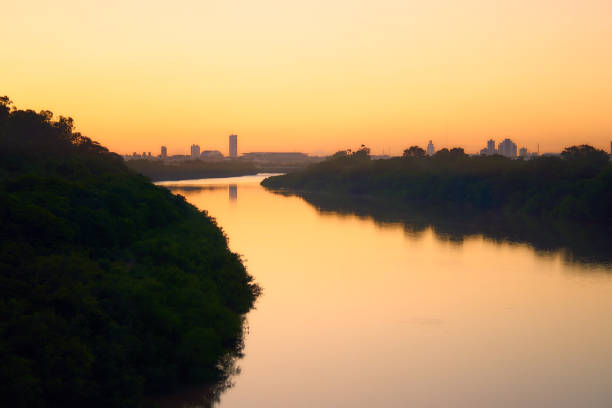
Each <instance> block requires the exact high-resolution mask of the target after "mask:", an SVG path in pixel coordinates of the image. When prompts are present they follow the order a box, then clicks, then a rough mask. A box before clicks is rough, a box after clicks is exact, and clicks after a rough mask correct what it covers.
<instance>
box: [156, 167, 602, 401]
mask: <svg viewBox="0 0 612 408" xmlns="http://www.w3.org/2000/svg"><path fill="white" fill-rule="evenodd" d="M262 178H263V176H261V175H258V176H246V177H240V178H229V179H209V180H188V181H179V182H164V183H159V184H161V185H165V186H166V187H168V188H170V189H171V190H172V191H173V192H175V193H177V194H181V195H183V196H185V197H186V199H187V200H188V201H189V202H191V203H192V204H194V205H196V206H197V207H199V208H200V209H204V210H206V211H208V213H209V214H210V215H211V216H212V217H214V218H216V220H217V222H218V224H219V225H220V226H221V227H222V228H223V230H224V231H225V233H226V234H227V236H228V239H229V245H230V248H231V249H232V250H233V251H235V252H238V253H240V254H241V255H242V256H243V258H244V262H245V264H246V266H247V268H248V270H249V272H250V273H251V274H252V275H253V276H254V277H255V278H256V280H257V282H258V283H259V284H260V285H261V286H262V288H263V295H262V296H261V297H260V299H259V300H258V302H257V304H256V309H254V310H252V311H251V312H250V313H249V314H248V316H247V321H248V332H247V334H246V336H245V348H244V356H243V358H241V359H240V360H238V361H237V365H238V366H239V367H240V373H239V374H236V375H235V376H233V377H232V379H231V380H232V382H233V383H234V385H233V387H231V388H229V389H228V390H226V391H225V392H224V393H223V394H222V395H221V396H220V400H219V401H218V402H216V403H215V404H214V406H215V407H222V408H230V407H466V408H468V407H469V408H475V407H538V408H542V407H551V408H552V407H555V408H560V407H602V408H603V407H611V406H612V266H611V263H610V262H608V261H607V257H612V254H610V253H608V254H604V256H603V259H602V258H594V260H593V261H592V262H590V261H589V258H588V256H587V257H586V258H585V257H573V256H568V251H567V250H564V249H561V248H556V247H555V246H554V245H553V248H552V249H546V248H544V249H542V248H541V245H539V244H537V243H536V244H534V243H530V242H529V240H528V239H525V240H523V241H521V240H518V241H517V240H516V239H515V240H504V239H503V234H501V235H500V236H499V237H497V238H495V237H493V238H491V237H490V236H487V235H486V234H484V235H483V234H478V233H463V234H459V235H457V234H453V233H449V232H448V231H447V230H445V229H443V228H440V227H438V228H436V227H435V226H428V225H420V226H418V227H414V225H413V224H410V223H406V222H401V221H399V220H384V219H383V220H381V219H380V218H376V217H374V218H372V217H370V216H368V215H367V213H364V212H363V211H361V212H356V213H355V214H353V213H351V211H350V210H347V209H346V208H344V209H343V210H334V209H322V208H321V206H320V205H314V204H312V203H310V202H309V201H307V200H304V199H303V198H301V197H297V196H286V195H281V194H275V193H273V192H269V191H266V190H265V189H264V188H262V187H261V186H260V185H259V182H260V181H261V180H262ZM345 207H346V206H345ZM534 242H536V241H535V240H534ZM599 244H600V245H601V242H599ZM586 246H587V247H590V246H589V245H586ZM183 405H184V406H194V405H197V404H195V402H192V403H190V404H189V403H186V404H183Z"/></svg>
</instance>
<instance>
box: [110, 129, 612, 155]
mask: <svg viewBox="0 0 612 408" xmlns="http://www.w3.org/2000/svg"><path fill="white" fill-rule="evenodd" d="M232 137H235V138H236V139H234V140H235V142H234V143H235V144H236V147H235V149H236V150H235V152H236V153H235V154H234V155H232ZM237 137H238V135H235V134H231V135H229V143H228V149H227V151H228V154H224V153H223V149H212V148H211V149H209V148H208V146H204V149H202V154H204V153H206V152H219V153H220V154H221V155H222V156H223V157H241V156H243V155H244V154H245V153H254V152H264V150H253V151H250V152H242V153H240V152H239V151H238V150H237ZM408 144H409V143H408ZM408 144H407V146H408ZM411 145H412V146H418V147H422V148H423V150H425V151H426V152H427V155H429V156H431V155H433V154H435V153H436V152H438V151H439V150H441V149H444V148H448V149H450V148H453V147H460V148H463V146H461V145H457V146H438V145H436V144H434V143H433V141H432V140H429V141H428V143H427V144H424V145H423V146H421V145H415V144H411ZM575 145H576V146H577V145H578V144H575ZM435 146H438V148H436V147H435ZM566 147H569V146H564V148H566ZM200 148H201V147H200V145H199V144H192V145H191V146H189V147H188V149H187V150H189V151H188V152H187V153H174V154H169V153H168V148H167V147H166V145H162V146H161V153H160V154H159V155H154V157H161V158H165V157H172V156H185V157H192V158H195V157H200V155H201V154H200ZM596 148H597V147H596ZM194 149H196V150H197V154H195V155H194ZM342 150H343V149H342ZM403 150H404V149H402V151H401V152H398V154H394V153H393V152H392V151H391V152H390V151H389V150H388V149H387V150H386V151H385V149H384V148H383V150H382V153H383V154H384V155H387V156H391V157H392V156H401V155H402V154H403ZM562 150H563V149H561V150H559V151H540V146H539V144H536V148H535V149H533V150H532V149H530V148H528V147H526V146H522V145H520V144H517V143H516V142H515V141H514V140H513V139H511V138H505V139H504V140H503V141H501V142H499V144H498V145H497V147H496V141H495V140H494V139H489V140H487V141H486V146H485V147H484V148H482V149H480V150H477V151H475V152H470V151H468V150H465V152H466V153H467V154H470V155H493V154H499V155H502V156H506V157H530V156H534V155H535V156H537V155H540V154H558V153H561V151H562ZM600 150H603V151H605V152H607V153H608V154H610V155H612V141H610V142H609V149H606V148H605V147H604V148H602V149H600ZM266 152H272V153H273V152H279V153H281V152H287V151H283V150H270V151H266ZM302 153H306V154H310V155H312V156H317V155H316V154H313V153H312V152H308V151H307V152H302ZM333 153H335V152H331V153H327V154H319V155H320V156H326V155H331V154H333ZM376 153H377V152H375V151H372V154H376ZM122 155H123V156H128V157H129V156H133V155H136V156H139V155H140V153H137V151H135V152H132V153H122ZM144 156H147V155H146V154H144V153H143V157H144ZM148 157H151V153H150V152H148Z"/></svg>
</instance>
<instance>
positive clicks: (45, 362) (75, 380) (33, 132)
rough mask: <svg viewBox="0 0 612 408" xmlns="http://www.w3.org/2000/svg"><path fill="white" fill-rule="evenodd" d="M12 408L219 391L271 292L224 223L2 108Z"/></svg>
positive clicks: (4, 384)
mask: <svg viewBox="0 0 612 408" xmlns="http://www.w3.org/2000/svg"><path fill="white" fill-rule="evenodd" d="M0 237H1V239H0V361H2V364H1V365H0V405H2V406H7V407H9V406H10V407H51V406H54V407H57V406H62V407H73V406H74V407H76V406H78V407H126V406H140V405H141V404H142V396H143V395H145V394H150V393H157V392H164V391H167V390H169V389H171V388H172V387H174V386H176V385H179V384H189V383H197V382H202V381H211V380H215V379H217V378H219V376H220V375H222V373H221V372H220V370H221V369H220V366H219V362H220V360H221V359H222V358H223V357H224V356H225V355H227V353H230V352H232V351H235V350H236V349H238V348H239V347H240V342H241V336H242V330H243V328H242V324H243V316H244V314H245V313H246V312H247V311H248V310H249V309H250V308H251V307H252V306H253V302H254V301H255V299H256V296H257V294H258V292H259V288H258V286H257V285H256V284H255V283H254V281H253V279H252V277H251V276H250V275H249V274H248V273H247V271H246V270H245V267H244V266H243V264H242V262H241V259H240V257H239V256H238V255H237V254H235V253H232V252H230V251H229V249H228V246H227V240H226V237H225V236H224V234H223V232H222V231H221V230H220V228H219V227H218V226H217V225H216V223H215V221H214V219H212V218H211V217H209V216H208V215H207V214H206V213H205V212H202V211H199V210H198V209H196V208H195V207H194V206H192V205H190V204H188V203H187V202H186V201H185V200H184V198H183V197H181V196H176V195H173V194H171V193H170V192H169V191H168V190H166V189H164V188H162V187H157V186H155V185H153V184H151V183H150V182H149V181H148V180H147V179H146V178H145V177H144V176H142V175H139V174H137V173H136V172H134V171H132V170H130V169H128V168H127V167H126V166H125V164H124V162H123V160H122V158H121V157H120V156H118V155H116V154H114V153H111V152H109V151H108V150H107V149H106V148H104V147H103V146H101V145H100V144H98V143H96V142H95V141H93V140H91V139H89V138H87V137H85V136H83V135H81V134H80V133H78V132H75V131H74V129H73V120H72V119H71V118H68V117H62V116H60V117H59V118H57V119H54V116H53V114H52V113H51V112H49V111H41V112H35V111H32V110H19V109H16V108H15V107H13V106H12V104H11V101H10V100H9V98H7V97H2V98H0Z"/></svg>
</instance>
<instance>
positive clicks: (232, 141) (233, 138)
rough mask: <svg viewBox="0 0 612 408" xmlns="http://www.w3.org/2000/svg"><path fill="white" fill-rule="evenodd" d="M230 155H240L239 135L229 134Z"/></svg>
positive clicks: (234, 156)
mask: <svg viewBox="0 0 612 408" xmlns="http://www.w3.org/2000/svg"><path fill="white" fill-rule="evenodd" d="M229 157H231V158H232V159H235V158H236V157H238V135H229Z"/></svg>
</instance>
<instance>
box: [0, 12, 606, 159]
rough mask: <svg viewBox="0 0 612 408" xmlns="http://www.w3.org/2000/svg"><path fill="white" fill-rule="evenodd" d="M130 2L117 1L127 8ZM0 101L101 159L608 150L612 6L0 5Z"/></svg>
mask: <svg viewBox="0 0 612 408" xmlns="http://www.w3.org/2000/svg"><path fill="white" fill-rule="evenodd" d="M125 3H128V4H127V5H126V4H125ZM1 10H2V14H1V16H0V21H1V22H2V27H3V30H2V31H3V36H2V39H1V40H0V44H2V47H1V48H0V95H4V94H6V95H8V96H9V97H10V98H11V99H12V100H13V101H14V102H15V104H16V105H17V106H18V107H21V108H34V109H43V108H45V109H50V110H52V111H53V112H55V113H56V114H64V115H70V116H72V117H73V118H74V119H75V121H76V125H77V128H78V130H80V131H82V132H83V133H85V134H86V135H88V136H90V137H92V138H93V139H95V140H98V141H100V142H101V143H102V144H104V145H106V146H108V147H109V148H110V149H111V150H114V151H117V152H119V153H128V152H130V153H131V152H132V151H139V152H142V151H152V152H154V153H158V152H159V146H160V145H162V144H165V145H167V146H168V148H169V153H170V154H182V153H186V152H187V151H188V147H189V145H190V144H191V143H198V144H200V146H201V147H202V149H219V150H221V151H222V152H223V153H225V154H227V135H228V134H230V133H237V134H238V135H239V139H238V147H239V152H247V151H264V150H276V151H287V150H300V151H307V152H315V153H329V152H333V151H336V150H338V149H341V148H347V147H353V148H354V147H357V146H359V145H360V144H361V143H365V144H367V145H369V146H370V147H372V149H373V152H374V153H381V152H382V150H383V149H385V152H389V151H390V152H391V153H393V154H399V153H400V152H401V150H403V149H404V148H406V147H408V146H410V145H412V144H419V145H421V146H425V145H426V143H427V141H428V140H429V139H433V141H434V143H435V144H436V147H443V146H449V147H450V146H455V145H459V146H463V147H465V149H466V150H467V151H469V152H475V151H477V150H479V149H480V148H482V147H484V145H485V141H486V139H488V138H490V137H492V138H494V139H496V140H497V141H498V142H499V141H501V140H502V139H503V138H504V137H511V138H512V139H514V140H515V141H516V142H517V144H518V145H519V146H526V147H527V148H529V149H530V150H535V149H536V144H537V143H538V142H539V143H540V150H541V151H559V150H561V149H562V148H563V147H564V146H567V145H569V144H578V143H589V144H592V145H595V146H597V147H599V148H605V149H606V150H609V147H610V140H612V23H611V21H612V1H610V0H581V1H578V0H572V1H568V0H555V1H553V0H530V1H527V0H514V1H505V0H504V1H490V0H462V1H456V0H428V1H409V0H403V1H399V0H398V1H396V0H325V1H323V0H310V1H300V2H297V1H289V0H258V1H237V0H235V1H230V0H225V1H206V0H200V1H196V0H193V1H191V0H189V1H185V0H183V1H172V2H170V1H166V2H155V1H130V2H128V1H114V0H111V1H108V0H107V1H81V0H73V1H57V0H56V1H43V0H30V1H27V2H19V1H12V2H5V4H3V5H2V7H1Z"/></svg>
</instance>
